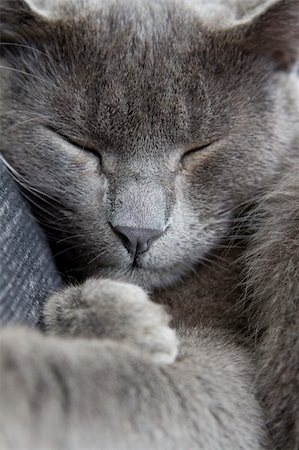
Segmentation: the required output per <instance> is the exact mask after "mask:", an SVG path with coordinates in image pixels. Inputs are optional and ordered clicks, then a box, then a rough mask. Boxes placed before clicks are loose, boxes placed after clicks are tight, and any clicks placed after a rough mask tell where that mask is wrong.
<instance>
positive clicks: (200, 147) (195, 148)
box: [182, 140, 217, 158]
mask: <svg viewBox="0 0 299 450" xmlns="http://www.w3.org/2000/svg"><path fill="white" fill-rule="evenodd" d="M216 142H217V140H214V141H209V142H206V143H205V144H200V145H198V144H194V145H190V146H189V147H188V148H187V149H186V150H185V151H184V153H183V155H182V158H184V157H185V156H189V155H192V154H193V153H197V152H200V151H202V150H205V149H207V148H208V147H211V146H212V145H213V144H215V143H216Z"/></svg>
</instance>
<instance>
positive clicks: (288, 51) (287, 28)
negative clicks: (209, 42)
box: [235, 0, 299, 70]
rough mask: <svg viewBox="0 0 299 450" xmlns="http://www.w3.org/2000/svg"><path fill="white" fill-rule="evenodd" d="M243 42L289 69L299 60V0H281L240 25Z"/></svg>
mask: <svg viewBox="0 0 299 450" xmlns="http://www.w3.org/2000/svg"><path fill="white" fill-rule="evenodd" d="M235 32H237V35H238V36H239V39H240V44H241V45H242V46H243V47H244V48H245V49H247V50H249V51H253V52H255V53H257V54H261V55H264V56H267V57H269V58H271V59H272V61H273V62H274V64H275V68H276V69H277V70H289V69H291V68H292V67H293V66H294V64H295V62H296V61H298V59H299V0H279V1H276V2H275V3H274V4H273V3H272V5H271V6H269V7H268V8H266V10H264V11H262V12H259V13H258V14H257V15H256V16H254V17H253V18H251V19H249V21H248V22H247V23H243V24H240V25H239V26H237V27H236V30H235Z"/></svg>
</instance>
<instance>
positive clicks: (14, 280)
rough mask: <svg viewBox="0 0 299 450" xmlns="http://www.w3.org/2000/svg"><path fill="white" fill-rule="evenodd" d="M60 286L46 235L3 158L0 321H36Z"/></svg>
mask: <svg viewBox="0 0 299 450" xmlns="http://www.w3.org/2000/svg"><path fill="white" fill-rule="evenodd" d="M61 286H62V281H61V278H60V276H59V274H58V272H57V270H56V269H55V265H54V262H53V260H52V256H51V253H50V250H49V247H48V245H47V242H46V239H45V237H44V236H43V234H42V232H41V230H40V229H39V227H38V225H37V223H36V222H35V221H34V219H33V217H32V215H31V213H30V209H29V207H28V205H27V203H26V201H25V200H24V199H23V197H22V196H21V194H20V192H19V191H18V188H17V185H16V183H15V182H14V180H13V179H12V177H11V176H10V174H9V173H8V171H7V169H6V167H5V166H4V163H3V162H2V161H1V159H0V324H1V325H3V324H13V323H14V324H15V323H22V324H26V325H32V326H34V325H36V324H37V323H38V321H39V318H40V311H41V307H42V305H43V303H44V301H45V299H46V298H47V296H49V295H50V294H51V293H52V292H54V291H55V290H57V289H59V288H60V287H61Z"/></svg>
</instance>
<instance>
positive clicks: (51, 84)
mask: <svg viewBox="0 0 299 450" xmlns="http://www.w3.org/2000/svg"><path fill="white" fill-rule="evenodd" d="M0 69H6V70H10V71H12V72H16V73H19V74H21V75H26V76H28V77H31V78H34V79H36V80H39V81H41V82H42V83H45V84H48V85H49V86H51V87H54V88H56V85H55V84H54V83H52V82H50V81H49V80H45V79H44V78H41V77H38V76H37V75H34V74H33V73H29V72H26V71H25V70H20V69H15V68H13V67H8V66H3V65H0Z"/></svg>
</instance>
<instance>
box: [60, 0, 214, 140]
mask: <svg viewBox="0 0 299 450" xmlns="http://www.w3.org/2000/svg"><path fill="white" fill-rule="evenodd" d="M88 4H90V5H92V4H93V2H88ZM95 6H96V5H95V4H94V9H93V10H92V13H91V11H84V13H83V14H82V11H80V10H79V9H77V8H75V9H74V10H73V11H72V15H68V16H66V17H65V18H64V19H63V20H61V21H60V22H59V26H58V27H57V35H56V39H57V45H56V46H55V52H56V54H55V59H57V58H58V59H59V60H60V64H59V65H60V67H61V68H62V70H63V72H64V75H63V77H62V79H63V78H64V80H65V85H66V84H67V89H68V90H69V93H70V95H72V96H74V95H75V96H76V99H77V104H76V108H77V111H78V115H80V116H81V119H82V118H84V119H83V120H82V121H85V124H86V123H87V124H89V125H91V123H93V126H94V130H95V131H96V132H97V133H99V134H100V135H101V136H114V139H115V138H116V135H118V136H119V138H120V139H123V138H124V135H127V138H128V139H129V135H130V134H131V135H134V136H135V137H136V136H137V135H138V134H139V135H140V136H144V135H149V134H155V136H158V135H159V134H160V135H161V133H164V134H165V136H168V137H169V136H170V135H172V136H173V139H176V140H182V139H184V137H187V136H188V134H189V132H190V131H189V128H190V107H191V104H190V98H191V96H190V92H191V91H192V90H193V91H194V89H196V91H197V96H198V97H199V98H201V107H202V108H203V109H204V107H205V97H206V96H205V94H204V92H205V86H204V80H203V77H202V75H201V73H200V62H199V58H198V57H197V56H196V53H198V52H200V49H201V45H202V44H201V42H200V41H201V36H200V33H201V28H200V24H199V23H198V22H197V21H194V20H193V19H192V18H191V17H189V16H188V14H187V16H186V17H185V18H184V17H183V16H182V14H179V13H178V10H177V9H176V7H174V5H173V7H172V8H171V7H170V5H169V3H168V2H165V3H163V2H144V3H142V2H140V1H135V0H134V2H132V3H128V2H125V3H122V2H104V3H103V4H101V6H99V4H97V7H95ZM195 28H196V29H197V33H198V39H194V29H195ZM193 41H194V42H193ZM194 66H196V67H197V69H195V67H194ZM66 71H67V73H66ZM194 71H196V73H197V77H196V78H197V79H196V82H195V80H194ZM193 93H194V92H193ZM58 101H59V99H58ZM73 112H74V110H73ZM116 124H117V127H116ZM160 138H161V139H163V136H160Z"/></svg>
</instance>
